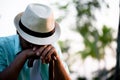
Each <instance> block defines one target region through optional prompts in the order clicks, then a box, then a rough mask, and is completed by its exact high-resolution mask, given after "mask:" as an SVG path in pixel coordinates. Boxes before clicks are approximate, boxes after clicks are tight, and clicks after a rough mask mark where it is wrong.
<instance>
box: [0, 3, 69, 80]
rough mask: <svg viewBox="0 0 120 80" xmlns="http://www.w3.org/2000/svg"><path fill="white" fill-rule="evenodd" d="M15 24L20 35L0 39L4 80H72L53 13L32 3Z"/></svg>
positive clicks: (0, 70)
mask: <svg viewBox="0 0 120 80" xmlns="http://www.w3.org/2000/svg"><path fill="white" fill-rule="evenodd" d="M14 24H15V27H16V32H17V34H15V35H11V36H6V37H0V80H70V76H69V70H68V68H67V65H66V64H65V62H64V61H63V60H62V54H61V50H60V48H59V46H58V45H57V41H58V39H59V37H60V26H59V24H58V23H57V22H56V21H55V20H54V15H53V12H52V9H51V8H50V7H49V6H46V5H43V4H38V3H31V4H29V5H28V6H27V8H26V9H25V11H24V12H21V13H19V14H18V15H17V16H16V17H15V19H14Z"/></svg>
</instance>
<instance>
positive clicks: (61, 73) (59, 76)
mask: <svg viewBox="0 0 120 80" xmlns="http://www.w3.org/2000/svg"><path fill="white" fill-rule="evenodd" d="M36 53H37V54H36V55H37V56H40V58H41V60H42V62H43V63H49V65H50V66H49V80H70V77H69V75H68V73H67V72H66V70H65V68H64V66H63V63H62V61H61V60H60V57H59V55H58V53H57V52H56V50H55V48H54V47H53V46H52V45H47V46H43V47H41V48H38V49H37V50H36ZM53 56H54V57H53ZM53 78H54V79H53Z"/></svg>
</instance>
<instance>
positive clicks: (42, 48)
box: [36, 45, 47, 56]
mask: <svg viewBox="0 0 120 80" xmlns="http://www.w3.org/2000/svg"><path fill="white" fill-rule="evenodd" d="M46 47H47V45H45V46H42V47H39V49H37V50H36V55H37V56H41V54H42V52H43V51H44V49H45V48H46Z"/></svg>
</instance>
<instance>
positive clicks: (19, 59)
mask: <svg viewBox="0 0 120 80" xmlns="http://www.w3.org/2000/svg"><path fill="white" fill-rule="evenodd" d="M30 52H31V53H32V50H30V49H28V50H24V51H22V52H21V53H19V54H18V55H17V56H16V58H15V59H14V61H13V62H12V63H11V64H10V65H9V66H8V67H7V68H6V69H4V70H3V71H2V72H0V80H17V78H18V75H19V73H20V71H21V69H22V67H23V65H24V64H25V62H26V60H27V53H30ZM32 54H33V53H32Z"/></svg>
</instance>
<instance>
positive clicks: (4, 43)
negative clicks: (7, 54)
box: [0, 35, 17, 48]
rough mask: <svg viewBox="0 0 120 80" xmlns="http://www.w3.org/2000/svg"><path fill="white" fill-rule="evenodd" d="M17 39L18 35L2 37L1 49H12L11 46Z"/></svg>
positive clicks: (0, 41)
mask: <svg viewBox="0 0 120 80" xmlns="http://www.w3.org/2000/svg"><path fill="white" fill-rule="evenodd" d="M16 38H17V35H11V36H4V37H0V48H1V47H3V48H4V47H10V46H11V44H12V45H13V44H14V42H15V39H16Z"/></svg>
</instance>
